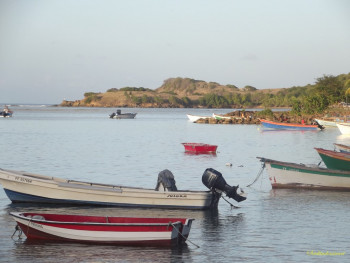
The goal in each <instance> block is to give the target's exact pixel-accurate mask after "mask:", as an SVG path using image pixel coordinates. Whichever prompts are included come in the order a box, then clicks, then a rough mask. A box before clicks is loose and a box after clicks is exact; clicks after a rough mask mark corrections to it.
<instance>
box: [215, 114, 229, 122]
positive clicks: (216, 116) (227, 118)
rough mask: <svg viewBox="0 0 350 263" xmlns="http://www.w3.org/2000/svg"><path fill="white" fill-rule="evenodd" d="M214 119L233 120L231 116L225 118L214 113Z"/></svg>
mask: <svg viewBox="0 0 350 263" xmlns="http://www.w3.org/2000/svg"><path fill="white" fill-rule="evenodd" d="M213 118H215V119H217V120H231V119H232V118H231V117H229V116H224V115H218V114H215V113H213Z"/></svg>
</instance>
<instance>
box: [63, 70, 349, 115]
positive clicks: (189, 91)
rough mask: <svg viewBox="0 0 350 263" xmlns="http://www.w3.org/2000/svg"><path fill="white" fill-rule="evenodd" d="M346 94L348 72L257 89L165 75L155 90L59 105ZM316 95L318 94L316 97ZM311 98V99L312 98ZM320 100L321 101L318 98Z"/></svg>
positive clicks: (270, 100) (217, 104) (194, 104)
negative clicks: (308, 82)
mask: <svg viewBox="0 0 350 263" xmlns="http://www.w3.org/2000/svg"><path fill="white" fill-rule="evenodd" d="M348 89H349V92H348V93H349V95H350V73H349V74H342V75H339V76H336V77H335V76H326V75H324V76H323V77H320V78H318V79H317V81H316V82H315V84H313V85H307V86H303V87H291V88H283V89H268V90H258V89H256V88H255V87H252V86H245V87H244V88H242V89H239V88H237V87H236V86H235V85H231V84H227V85H221V84H219V83H216V82H205V81H202V80H195V79H190V78H180V77H178V78H169V79H167V80H165V81H164V83H163V85H162V86H161V87H159V88H157V89H155V90H151V89H145V88H137V87H124V88H120V89H110V90H107V91H106V92H104V93H96V92H87V93H85V94H84V99H82V100H77V101H63V102H62V103H61V106H73V107H79V106H84V107H159V108H169V107H174V108H175V107H176V108H198V107H203V108H252V107H265V108H268V107H294V106H295V104H296V103H297V102H298V103H300V104H301V106H300V107H302V105H304V104H305V103H306V102H305V100H306V99H307V98H308V99H310V100H311V101H310V102H308V103H312V102H313V103H316V104H317V103H323V104H324V103H326V101H325V100H327V103H326V104H329V103H336V102H339V101H344V100H346V95H345V94H346V91H347V90H348ZM317 96H318V97H317ZM312 100H314V101H312ZM322 100H324V101H322Z"/></svg>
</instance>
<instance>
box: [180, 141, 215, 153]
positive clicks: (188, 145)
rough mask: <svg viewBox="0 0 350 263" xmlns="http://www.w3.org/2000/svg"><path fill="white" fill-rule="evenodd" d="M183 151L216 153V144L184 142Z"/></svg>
mask: <svg viewBox="0 0 350 263" xmlns="http://www.w3.org/2000/svg"><path fill="white" fill-rule="evenodd" d="M182 144H183V146H185V152H191V153H216V149H217V148H218V146H217V145H210V144H205V143H194V142H184V143H182Z"/></svg>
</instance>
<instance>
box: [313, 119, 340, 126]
mask: <svg viewBox="0 0 350 263" xmlns="http://www.w3.org/2000/svg"><path fill="white" fill-rule="evenodd" d="M315 121H317V123H318V124H320V125H322V126H327V127H337V123H340V122H344V120H341V119H339V118H333V119H328V120H326V119H315Z"/></svg>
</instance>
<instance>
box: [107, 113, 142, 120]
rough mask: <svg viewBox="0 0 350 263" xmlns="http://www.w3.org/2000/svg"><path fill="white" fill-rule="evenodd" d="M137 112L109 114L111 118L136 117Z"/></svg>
mask: <svg viewBox="0 0 350 263" xmlns="http://www.w3.org/2000/svg"><path fill="white" fill-rule="evenodd" d="M136 114H137V113H122V114H115V115H110V118H111V119H118V120H120V119H134V118H135V117H136Z"/></svg>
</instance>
